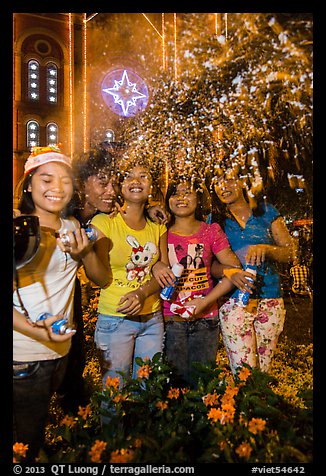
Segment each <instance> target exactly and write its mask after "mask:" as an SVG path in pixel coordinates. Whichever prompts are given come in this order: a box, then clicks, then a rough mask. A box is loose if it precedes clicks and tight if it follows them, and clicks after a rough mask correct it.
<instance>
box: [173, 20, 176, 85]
mask: <svg viewBox="0 0 326 476" xmlns="http://www.w3.org/2000/svg"><path fill="white" fill-rule="evenodd" d="M173 19H174V22H173V23H174V79H177V14H176V13H173Z"/></svg>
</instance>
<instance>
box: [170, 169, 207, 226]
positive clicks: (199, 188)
mask: <svg viewBox="0 0 326 476" xmlns="http://www.w3.org/2000/svg"><path fill="white" fill-rule="evenodd" d="M181 183H188V184H189V185H191V187H192V188H193V190H194V191H195V192H196V196H197V207H196V210H195V218H196V220H199V221H205V220H206V218H207V216H208V215H209V213H210V211H211V200H210V196H209V193H208V190H207V188H206V186H205V185H204V184H203V183H202V181H200V180H199V179H194V180H193V179H189V178H188V177H178V178H173V179H172V180H171V181H170V182H169V185H168V188H167V191H166V195H165V207H166V209H167V211H168V213H169V215H170V222H169V226H171V225H173V224H174V222H175V217H174V215H173V213H172V211H171V208H170V205H169V200H170V198H171V196H172V195H175V194H176V191H177V187H178V185H180V184H181Z"/></svg>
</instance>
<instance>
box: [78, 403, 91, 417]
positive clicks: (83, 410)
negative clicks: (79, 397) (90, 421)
mask: <svg viewBox="0 0 326 476" xmlns="http://www.w3.org/2000/svg"><path fill="white" fill-rule="evenodd" d="M91 413H92V410H91V406H90V405H87V406H86V407H81V406H79V407H78V415H79V416H81V417H82V418H83V419H84V420H86V419H87V417H88V415H90V414H91Z"/></svg>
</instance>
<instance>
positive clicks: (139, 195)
mask: <svg viewBox="0 0 326 476" xmlns="http://www.w3.org/2000/svg"><path fill="white" fill-rule="evenodd" d="M151 185H152V177H151V174H150V172H149V170H148V169H147V167H145V166H142V165H137V166H135V167H133V168H131V169H130V171H129V172H128V173H127V174H126V175H125V178H124V180H123V182H122V186H121V193H122V196H123V198H124V200H125V202H146V201H147V199H148V196H149V194H150V190H151Z"/></svg>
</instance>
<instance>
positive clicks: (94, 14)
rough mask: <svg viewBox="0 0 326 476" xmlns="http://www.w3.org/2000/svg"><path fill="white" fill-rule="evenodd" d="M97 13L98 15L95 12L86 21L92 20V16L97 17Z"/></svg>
mask: <svg viewBox="0 0 326 476" xmlns="http://www.w3.org/2000/svg"><path fill="white" fill-rule="evenodd" d="M96 15H98V13H93V15H90V16H89V17H88V18H86V19H85V22H86V23H87V22H88V21H90V20H91V19H92V18H94V17H96ZM85 16H86V13H85Z"/></svg>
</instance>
